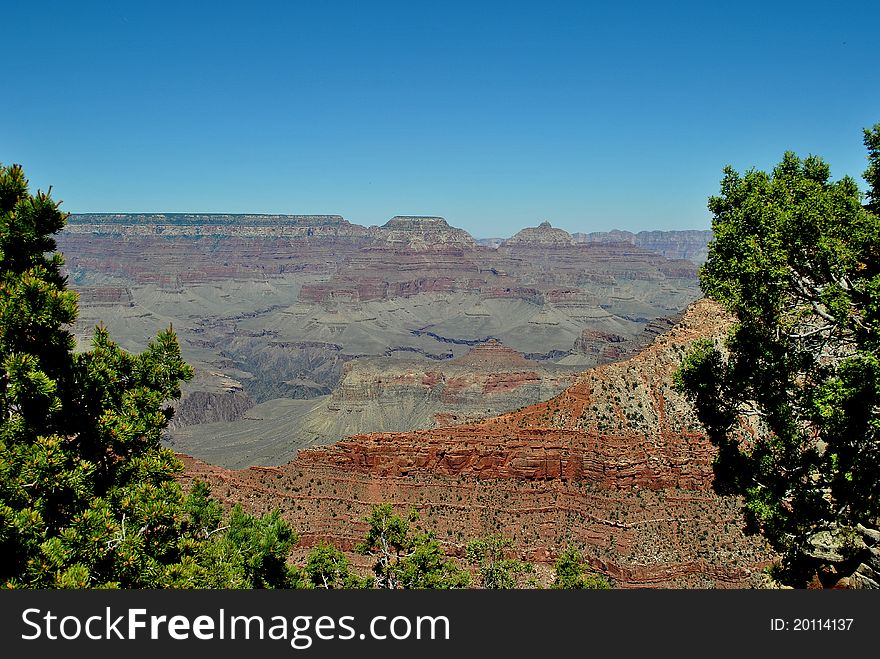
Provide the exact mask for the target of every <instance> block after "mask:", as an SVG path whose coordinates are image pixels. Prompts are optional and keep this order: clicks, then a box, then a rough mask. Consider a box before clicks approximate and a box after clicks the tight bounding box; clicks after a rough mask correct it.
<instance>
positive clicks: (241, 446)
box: [170, 341, 579, 467]
mask: <svg viewBox="0 0 880 659" xmlns="http://www.w3.org/2000/svg"><path fill="white" fill-rule="evenodd" d="M578 373H579V368H577V367H571V366H568V367H566V366H558V365H555V364H552V363H546V362H537V361H532V360H528V359H525V358H524V357H523V356H522V355H521V354H520V353H518V352H516V351H514V350H511V349H510V348H506V347H505V346H503V345H501V344H500V343H498V342H497V341H488V342H486V343H482V344H479V345H477V346H474V347H473V348H471V349H470V351H469V352H468V353H466V354H465V355H463V356H461V357H458V358H456V359H450V360H445V361H439V362H432V361H428V360H424V359H405V358H401V357H365V358H361V359H357V360H353V361H350V362H348V363H346V364H345V366H344V368H343V375H342V380H341V381H340V383H339V384H338V386H337V387H336V388H335V389H334V391H333V393H332V394H331V395H329V396H322V397H320V398H316V399H314V400H313V401H311V404H308V405H306V404H285V405H283V406H282V407H279V404H278V402H277V401H270V402H268V403H263V404H261V405H257V406H252V407H248V408H246V409H245V410H243V411H242V412H240V413H239V414H238V415H237V416H236V417H235V418H234V419H229V420H226V419H223V420H222V421H234V423H208V422H207V419H206V423H204V424H202V425H192V424H188V425H189V427H185V428H184V427H182V426H183V425H184V424H179V425H178V426H176V427H175V429H174V432H173V434H172V437H171V440H170V441H171V446H172V447H173V448H174V449H175V450H177V451H181V452H184V453H190V454H195V455H199V456H201V457H202V458H203V459H205V460H206V461H208V462H211V463H212V464H218V465H222V466H226V467H246V466H249V465H252V464H263V465H267V464H269V465H274V464H282V463H284V462H287V461H288V460H291V459H292V458H293V457H295V455H296V453H297V451H298V450H299V449H301V448H303V447H308V446H315V445H321V444H330V443H332V442H335V441H337V440H339V439H341V438H343V437H347V436H349V435H354V434H359V433H366V432H377V431H403V430H411V429H413V428H432V427H436V426H444V425H449V424H452V423H463V422H466V421H472V420H475V419H479V418H483V417H485V416H487V415H490V414H497V413H500V412H506V411H509V410H512V409H516V408H520V407H523V406H526V405H530V404H532V403H535V402H538V401H542V400H547V399H548V398H551V397H552V396H554V395H555V394H557V393H559V392H560V391H562V390H563V389H565V388H566V387H568V386H570V385H571V384H573V383H574V381H575V380H576V378H577V376H578ZM227 395H229V394H227ZM191 398H193V396H189V397H187V398H185V399H184V401H183V405H182V407H183V408H184V409H183V412H184V416H185V417H186V412H187V411H188V410H189V409H190V400H191ZM199 401H200V402H201V397H199ZM251 405H253V403H251ZM178 416H180V415H178ZM176 418H177V417H175V419H176ZM217 421H221V420H220V419H218V420H217ZM245 437H246V438H248V441H247V442H246V443H245V442H243V441H242V438H245Z"/></svg>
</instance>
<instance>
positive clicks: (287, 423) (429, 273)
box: [59, 214, 699, 464]
mask: <svg viewBox="0 0 880 659" xmlns="http://www.w3.org/2000/svg"><path fill="white" fill-rule="evenodd" d="M59 246H60V247H61V249H62V251H63V252H64V254H65V257H66V262H67V272H68V274H69V275H70V278H71V282H72V284H73V286H74V287H75V288H76V289H78V290H79V291H81V295H82V297H81V301H82V304H81V315H80V318H79V320H78V322H77V325H76V327H75V333H76V335H77V340H78V343H79V346H80V347H86V346H87V344H88V340H89V337H90V335H91V333H92V331H93V328H94V326H95V325H96V324H98V323H99V322H104V323H105V324H106V325H107V326H108V327H109V328H110V331H111V334H112V336H113V337H114V339H115V340H117V341H118V342H119V343H120V344H121V345H122V346H123V347H124V348H126V349H129V350H142V349H143V347H144V346H145V344H146V343H147V341H148V340H149V339H150V338H151V337H153V336H154V335H155V333H156V331H158V330H159V329H161V328H163V327H168V326H169V325H170V326H173V327H174V329H175V330H176V332H177V334H178V337H179V339H180V342H181V346H182V350H183V354H184V358H185V359H186V360H187V361H189V362H190V363H191V364H193V366H194V367H195V369H196V372H197V375H198V377H197V379H196V381H194V382H193V383H190V384H188V385H187V386H186V387H185V389H184V393H185V396H186V397H187V398H188V397H189V396H192V395H194V394H196V393H197V392H202V393H203V394H206V395H202V396H199V397H196V398H193V400H192V401H189V402H187V399H186V398H185V399H184V401H183V404H182V405H181V410H182V414H181V416H179V418H178V421H177V423H176V425H175V427H174V428H172V431H171V434H170V437H169V439H170V440H171V441H173V440H175V437H176V438H177V439H178V440H179V443H180V444H186V445H187V446H190V447H195V446H204V445H203V443H202V442H201V441H199V442H189V440H187V439H186V438H185V437H183V435H181V434H180V433H183V432H184V430H185V429H187V428H190V429H191V428H194V427H196V425H197V424H198V422H201V423H203V424H206V428H204V429H203V430H204V431H205V432H204V433H202V432H196V431H192V432H191V431H190V430H186V432H188V433H190V436H194V435H199V436H200V437H201V436H207V432H208V431H210V432H211V433H212V434H213V436H214V437H224V438H227V437H228V438H229V450H228V451H226V453H227V454H228V453H230V452H232V451H238V452H240V453H241V455H249V456H250V459H252V460H255V461H256V460H260V461H268V462H276V461H278V460H281V459H288V458H289V457H291V453H290V451H291V450H293V451H295V448H291V446H293V447H296V446H300V445H303V444H309V445H311V444H315V443H324V442H330V441H335V440H336V439H339V438H340V437H341V436H343V435H344V434H348V433H350V432H361V431H365V430H374V429H382V428H384V429H386V430H402V429H407V428H413V427H416V426H417V425H418V426H425V425H432V424H433V423H435V422H437V421H436V420H437V419H438V418H442V419H446V422H451V421H455V420H458V421H461V420H465V419H469V418H473V416H474V415H475V414H477V413H478V412H479V413H480V414H486V413H496V412H499V411H502V410H504V409H509V406H508V403H510V404H513V406H514V407H516V406H521V405H526V404H529V403H532V402H535V401H536V400H539V398H538V397H539V396H550V395H552V394H553V393H555V392H556V391H557V389H555V388H553V387H549V388H548V387H547V386H546V382H547V379H546V378H545V375H543V374H542V373H543V372H542V371H541V369H540V368H538V367H536V368H535V369H531V370H533V371H534V372H536V373H537V374H538V376H537V380H534V381H532V382H531V383H530V384H529V383H526V384H522V383H520V384H516V386H514V383H505V382H503V381H499V382H497V383H496V384H495V385H494V386H495V388H496V389H497V390H498V391H499V392H501V391H502V390H504V389H505V388H509V389H510V392H515V393H511V395H510V396H508V397H507V398H506V399H505V398H504V397H502V396H499V397H498V398H497V400H498V401H501V400H507V401H508V402H506V403H504V404H503V405H502V404H500V403H499V404H497V405H496V404H495V402H494V401H495V400H496V399H494V398H493V401H492V402H490V404H488V405H486V406H485V408H484V409H482V410H478V408H477V406H476V405H475V404H472V401H473V400H475V398H474V395H473V394H471V393H468V392H469V391H470V389H468V387H470V386H472V385H471V384H468V385H467V386H464V388H463V391H464V392H465V393H463V394H462V395H461V396H458V397H456V396H453V395H452V394H451V393H449V392H451V391H453V389H454V387H453V385H452V384H451V381H450V382H445V381H444V384H443V388H444V391H447V393H446V394H445V395H446V399H445V402H444V401H441V400H440V397H439V394H437V392H439V391H440V389H438V388H437V387H434V388H432V389H431V392H432V393H431V394H430V395H429V396H422V393H417V390H416V389H413V390H407V391H409V393H410V394H412V395H409V394H408V397H405V399H406V400H409V401H412V402H411V404H410V403H407V405H405V406H403V408H402V411H400V412H399V413H395V414H385V413H379V412H377V411H376V410H379V409H382V408H387V409H390V408H391V407H392V405H391V404H390V403H388V402H387V401H389V400H391V398H390V396H391V394H390V393H388V392H390V391H391V389H388V388H387V387H385V386H384V385H385V383H383V384H382V386H378V387H377V389H376V390H377V391H381V392H385V393H383V394H382V395H381V396H376V397H375V398H371V399H369V400H368V401H367V404H366V406H365V407H364V408H363V409H353V408H352V409H351V410H350V409H349V407H348V406H349V405H354V404H355V401H346V400H345V396H344V394H343V393H340V394H338V395H337V394H336V393H335V390H336V388H337V386H339V385H340V382H342V381H343V378H344V376H345V369H346V368H348V367H349V365H350V364H353V363H355V362H356V361H359V360H365V361H364V366H363V368H361V367H356V366H351V367H350V368H351V369H352V370H351V374H352V377H354V376H355V375H357V376H358V377H361V378H362V379H361V384H363V385H364V386H366V384H367V382H368V381H369V380H370V378H372V384H373V385H376V384H377V382H378V380H379V379H380V377H381V374H380V370H381V369H386V370H388V371H389V372H395V373H400V372H402V371H403V370H404V369H410V370H413V371H414V372H420V373H431V372H435V371H437V368H435V367H436V365H437V364H438V363H439V362H445V361H449V360H454V359H455V358H459V357H462V356H463V355H464V354H465V353H467V351H468V350H470V349H471V348H473V347H474V346H479V345H481V344H484V343H487V342H490V341H492V340H496V341H498V342H500V343H501V344H503V345H504V346H505V347H508V348H510V349H512V350H515V351H517V352H519V353H521V354H522V355H523V356H524V358H526V359H529V360H531V361H537V362H541V363H543V364H544V365H546V366H548V368H550V367H551V364H556V365H558V366H562V367H580V368H585V367H589V366H593V365H595V364H598V363H604V362H606V361H610V360H615V359H621V358H623V357H625V356H627V355H631V354H633V353H634V352H635V350H636V349H637V347H638V346H639V345H640V338H639V337H640V336H641V334H642V333H643V330H644V328H645V327H646V326H647V325H648V324H649V323H651V322H655V320H656V319H658V318H664V317H668V316H670V315H674V314H676V313H678V312H680V311H681V309H683V308H684V306H685V305H686V304H688V303H689V302H691V301H692V300H693V299H695V298H696V297H697V295H698V294H699V290H698V287H697V281H696V268H695V266H694V265H693V264H692V263H691V262H689V261H683V260H670V259H667V258H664V257H663V256H660V255H658V254H655V253H652V252H650V251H647V250H644V249H641V248H639V247H636V246H634V245H632V244H628V243H624V242H617V243H609V244H604V243H586V244H575V243H574V242H573V240H572V237H571V236H570V235H569V234H567V233H566V232H564V231H561V230H559V229H554V228H553V227H552V226H550V225H549V223H546V224H543V225H541V226H538V227H532V228H528V229H524V230H523V231H521V232H520V233H519V234H517V236H515V237H514V238H512V239H511V240H510V241H506V242H505V244H503V245H501V246H500V247H499V248H498V249H492V248H489V247H484V246H480V245H479V244H477V243H476V241H474V240H473V238H472V237H471V236H470V235H469V234H468V233H467V232H465V231H463V230H461V229H458V228H455V227H452V226H450V225H449V224H448V223H447V222H446V221H445V220H444V219H443V218H439V217H421V216H397V217H394V218H392V219H391V220H389V221H388V222H387V223H386V224H384V225H382V226H373V227H361V226H358V225H355V224H352V223H350V222H348V221H346V220H345V219H344V218H342V217H340V216H335V215H320V216H301V215H296V216H280V215H272V216H266V215H241V216H233V215H193V214H158V215H124V214H115V215H112V214H105V215H81V216H74V217H72V218H71V222H70V224H69V226H68V228H67V229H66V230H65V231H64V232H63V233H62V235H61V236H60V237H59ZM386 359H387V360H389V361H388V362H387V363H385V362H382V360H386ZM369 360H379V361H374V362H370V361H369ZM395 360H397V361H399V362H400V363H399V364H397V363H396V361H395ZM409 362H417V363H416V364H415V366H414V367H412V368H411V367H410V365H409ZM469 368H470V367H469ZM475 373H476V375H475V376H474V377H476V378H477V379H479V377H482V376H481V375H479V369H476V370H475ZM450 377H452V376H450ZM467 377H469V376H465V380H464V381H468V380H467ZM517 377H518V376H517ZM553 377H555V376H553ZM228 382H234V383H236V384H235V385H234V386H235V387H237V389H236V391H238V392H239V393H240V395H239V394H235V395H228V391H229V390H228V388H227V383H228ZM539 382H540V384H539ZM359 386H360V385H359ZM438 386H439V385H438ZM481 386H482V385H480V387H481ZM478 389H480V388H479V387H478ZM401 391H402V390H401ZM474 391H476V389H475V390H474ZM480 391H482V390H481V389H480ZM523 392H528V395H524V393H523ZM395 395H396V394H395ZM480 395H483V394H482V393H481V394H480ZM328 397H332V398H328ZM422 398H426V399H427V400H428V401H429V402H430V401H433V400H434V398H437V401H439V402H437V403H436V404H435V403H434V402H430V404H428V403H425V402H423V401H422ZM246 399H247V401H249V402H252V403H254V404H256V407H257V408H259V409H256V410H253V411H252V410H251V409H245V406H244V405H245V400H246ZM291 401H295V402H291ZM304 401H311V402H304ZM332 401H344V404H343V405H342V406H340V407H336V408H333V407H331V406H332V405H334V404H335V403H333V402H332ZM383 401H384V402H383ZM455 401H457V402H455ZM379 402H381V404H378V403H379ZM299 403H302V404H299ZM224 405H228V407H229V409H228V410H225V411H222V410H220V407H222V406H224ZM456 406H459V407H460V408H461V409H459V410H456V409H455V408H456ZM343 411H345V412H346V415H347V416H348V417H350V418H351V419H357V418H359V419H363V420H365V421H364V422H363V423H362V422H360V421H358V422H356V423H355V422H352V423H348V422H346V423H341V422H340V421H339V419H340V418H341V417H342V416H344V415H343V414H342V412H343ZM251 414H253V415H256V416H255V417H254V418H259V419H260V420H261V421H260V424H261V426H260V428H261V429H260V430H259V431H258V432H256V433H255V434H254V435H253V436H254V437H255V438H258V439H259V441H258V440H257V439H255V440H254V441H255V442H256V443H257V444H259V450H257V448H258V447H257V446H256V445H255V444H250V446H251V447H252V448H253V449H254V450H250V449H245V448H244V446H243V445H242V443H241V441H239V440H233V438H232V437H230V435H228V434H227V433H225V432H222V431H220V429H219V428H218V425H217V424H229V427H228V428H226V430H228V431H229V432H232V431H233V430H236V429H237V428H238V427H239V426H237V425H235V424H238V423H239V422H241V423H244V422H246V421H248V419H249V416H248V415H251ZM438 414H439V415H440V416H439V417H437V416H436V415H438ZM303 415H306V416H305V417H304V416H303ZM319 417H320V418H319ZM406 419H409V421H405V420H406ZM379 420H382V421H381V423H385V424H387V425H384V426H383V425H381V424H380V421H379ZM297 421H303V424H302V427H304V428H306V427H307V428H309V431H308V436H306V434H303V433H300V434H298V435H297V439H296V440H295V441H293V442H289V443H288V445H286V446H285V445H283V443H282V442H281V437H280V434H281V429H282V428H284V429H285V430H284V432H285V433H286V432H288V430H287V429H289V428H291V427H292V426H293V425H294V424H295V422H297ZM264 431H265V432H264ZM304 432H305V431H304ZM185 440H186V441H185ZM187 442H189V443H187ZM268 446H274V447H276V448H277V449H278V451H279V453H277V454H276V455H274V456H273V455H271V454H269V453H266V452H265V450H264V449H267V447H268ZM233 447H234V448H233ZM194 450H195V449H194ZM201 450H202V449H199V451H201ZM204 450H205V451H206V452H205V453H201V452H199V451H196V453H197V455H201V456H202V457H207V456H212V457H216V456H217V452H216V451H215V450H214V449H213V448H211V449H210V450H209V448H208V447H204ZM235 464H244V463H241V462H236V463H235Z"/></svg>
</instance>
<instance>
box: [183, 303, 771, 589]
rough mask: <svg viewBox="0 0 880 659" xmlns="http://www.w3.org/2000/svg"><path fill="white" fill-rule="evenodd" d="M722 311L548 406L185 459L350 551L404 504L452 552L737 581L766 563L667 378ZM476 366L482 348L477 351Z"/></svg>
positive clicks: (749, 578) (747, 581) (218, 488)
mask: <svg viewBox="0 0 880 659" xmlns="http://www.w3.org/2000/svg"><path fill="white" fill-rule="evenodd" d="M728 322H729V320H728V319H727V317H726V316H725V315H724V314H722V312H721V311H720V310H719V308H718V307H716V306H714V305H712V304H710V303H708V302H706V301H701V302H699V303H697V304H695V305H693V306H692V307H691V308H690V309H689V310H688V312H687V314H686V315H685V316H684V317H683V319H682V320H681V322H680V323H679V324H678V325H677V326H676V327H675V328H674V329H672V330H671V331H669V332H667V333H665V334H663V335H661V336H659V337H658V338H657V339H656V340H655V341H654V343H653V344H652V345H651V346H650V347H649V348H647V349H646V350H645V351H644V352H642V353H640V354H639V355H638V356H636V357H634V358H632V359H629V360H627V361H623V362H618V363H615V364H608V365H605V366H601V367H597V368H594V369H591V370H589V371H587V372H585V373H584V374H583V375H582V376H581V377H580V379H579V380H578V382H577V383H576V384H574V385H573V386H571V387H569V388H568V389H566V390H565V391H564V392H562V393H561V394H559V395H557V396H555V397H554V398H552V399H550V400H549V401H547V402H544V403H539V404H536V405H531V406H528V407H525V408H523V409H521V410H518V411H514V412H510V413H507V414H502V415H499V416H495V417H491V418H487V419H485V420H483V421H480V422H475V423H470V424H465V425H460V426H452V427H444V428H437V429H434V430H426V431H418V432H407V433H373V434H364V435H358V436H355V437H351V438H349V439H346V440H344V441H341V442H338V443H336V444H334V445H332V446H330V447H325V448H319V449H309V450H305V451H301V452H300V454H299V455H298V456H297V458H296V459H295V460H294V461H292V462H290V463H289V464H287V465H285V466H283V467H278V468H271V469H267V468H252V469H248V470H243V471H238V472H234V471H229V470H225V469H221V468H218V467H211V466H209V465H206V464H204V463H200V462H198V461H195V460H193V459H190V458H187V459H186V463H187V476H186V478H187V479H193V478H200V479H205V480H207V481H209V482H210V483H211V484H212V485H213V487H214V492H215V494H216V495H218V496H219V497H220V498H221V499H223V500H225V501H227V502H233V501H235V502H242V503H243V504H244V505H245V506H247V507H248V508H250V509H252V510H261V511H262V510H268V509H271V508H275V507H278V508H280V509H281V510H282V512H283V514H284V515H285V516H286V517H287V518H288V519H289V520H290V521H291V522H292V523H293V524H294V526H295V527H296V528H298V529H300V530H301V531H302V533H303V539H304V542H303V544H302V547H301V549H302V551H305V550H306V549H307V548H308V546H310V545H313V544H314V543H316V542H318V541H320V540H330V541H332V542H334V543H336V544H337V545H339V546H341V547H342V548H345V549H348V550H351V549H352V548H353V547H354V544H355V543H356V542H357V540H358V539H359V538H360V537H361V536H362V534H363V532H364V530H365V529H364V524H363V522H362V520H363V518H364V517H365V516H366V515H367V514H368V512H369V509H370V507H371V506H372V505H373V504H375V503H378V502H380V501H391V502H393V503H394V504H395V505H396V506H397V507H398V509H400V510H406V509H408V508H409V507H415V508H416V509H417V510H418V511H419V512H420V514H421V516H422V520H423V523H424V524H425V526H426V527H428V528H432V529H434V530H435V531H436V532H437V533H438V538H439V539H440V540H441V542H442V543H443V544H444V545H445V546H446V548H447V550H448V551H449V552H450V553H452V554H461V553H462V552H463V550H464V547H465V545H466V543H467V541H468V540H469V539H471V538H473V537H476V536H480V535H485V534H488V533H496V532H500V533H503V534H504V535H506V536H507V537H510V538H512V539H513V541H514V546H515V548H516V549H517V551H518V552H519V553H520V554H521V555H522V556H523V557H526V558H528V559H530V560H534V561H538V562H545V563H546V562H550V561H552V560H553V558H554V557H555V555H557V554H558V552H559V551H561V550H562V549H563V548H564V547H565V546H566V545H568V544H575V545H576V546H578V547H579V548H581V550H582V551H583V553H584V554H585V556H586V558H587V560H588V561H589V562H590V564H591V565H592V566H593V567H595V568H596V569H598V570H600V571H602V572H604V573H605V574H607V575H609V576H611V577H612V578H613V579H614V580H615V581H616V582H617V583H618V585H620V586H624V587H626V586H638V587H642V586H661V587H742V586H747V585H751V584H755V583H757V582H758V580H759V579H760V570H761V568H762V566H764V565H766V564H767V563H768V562H769V561H770V560H771V559H772V558H773V556H772V555H771V553H770V552H768V551H767V550H766V548H764V547H763V546H762V544H761V543H760V542H759V541H758V540H757V539H756V538H754V537H747V536H745V535H743V532H742V530H741V529H742V518H741V515H740V512H739V506H740V504H741V502H740V501H739V500H737V499H734V498H728V497H720V496H718V495H716V494H715V493H714V492H713V491H712V488H711V482H712V468H711V464H712V459H713V455H714V450H713V448H712V446H711V444H710V443H709V442H708V440H707V439H706V437H705V434H704V433H703V431H702V429H701V428H700V427H699V425H698V424H697V423H696V421H695V420H694V418H693V415H692V412H691V410H690V407H689V405H688V404H687V403H686V401H684V400H683V399H682V398H681V397H680V396H679V395H678V394H677V393H676V392H675V390H674V389H673V387H672V373H673V372H674V370H675V368H676V367H677V365H678V364H679V362H680V359H681V356H682V354H683V352H684V351H685V349H686V346H687V345H688V344H689V343H690V342H691V341H692V340H694V339H696V338H700V337H706V336H709V337H712V336H716V337H717V336H721V335H722V334H723V332H724V330H725V328H726V326H727V323H728ZM477 358H478V359H479V355H478V356H477Z"/></svg>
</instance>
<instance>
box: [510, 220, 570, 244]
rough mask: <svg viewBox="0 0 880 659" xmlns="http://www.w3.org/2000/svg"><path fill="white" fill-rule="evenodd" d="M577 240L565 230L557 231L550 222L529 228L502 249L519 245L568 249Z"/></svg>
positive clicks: (519, 233) (515, 236)
mask: <svg viewBox="0 0 880 659" xmlns="http://www.w3.org/2000/svg"><path fill="white" fill-rule="evenodd" d="M574 244H575V239H574V238H572V236H571V234H570V233H568V231H565V230H564V229H557V228H555V227H553V226H552V225H551V224H550V223H549V222H547V221H544V222H541V224H539V225H538V226H536V227H527V228H525V229H523V230H522V231H520V232H518V233H516V234H515V235H514V236H513V237H511V238H509V239H507V240H505V241H504V242H503V243H501V246H502V247H515V246H519V245H541V246H545V247H567V246H569V245H574Z"/></svg>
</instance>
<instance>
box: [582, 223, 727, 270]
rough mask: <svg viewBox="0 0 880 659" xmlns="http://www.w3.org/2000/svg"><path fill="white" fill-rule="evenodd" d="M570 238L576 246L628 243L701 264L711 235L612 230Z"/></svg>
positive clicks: (671, 257) (695, 231)
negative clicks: (592, 243)
mask: <svg viewBox="0 0 880 659" xmlns="http://www.w3.org/2000/svg"><path fill="white" fill-rule="evenodd" d="M572 238H573V239H574V240H575V241H577V242H579V243H591V242H594V243H627V244H629V245H635V246H636V247H640V248H642V249H646V250H648V251H651V252H654V253H656V254H662V255H663V256H665V257H666V258H668V259H686V260H688V261H693V262H694V263H697V264H701V263H703V262H704V261H705V260H706V256H707V254H708V245H709V242H710V241H711V240H712V232H711V231H698V230H685V231H639V232H638V233H632V232H630V231H618V230H614V231H595V232H591V233H574V234H572Z"/></svg>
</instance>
